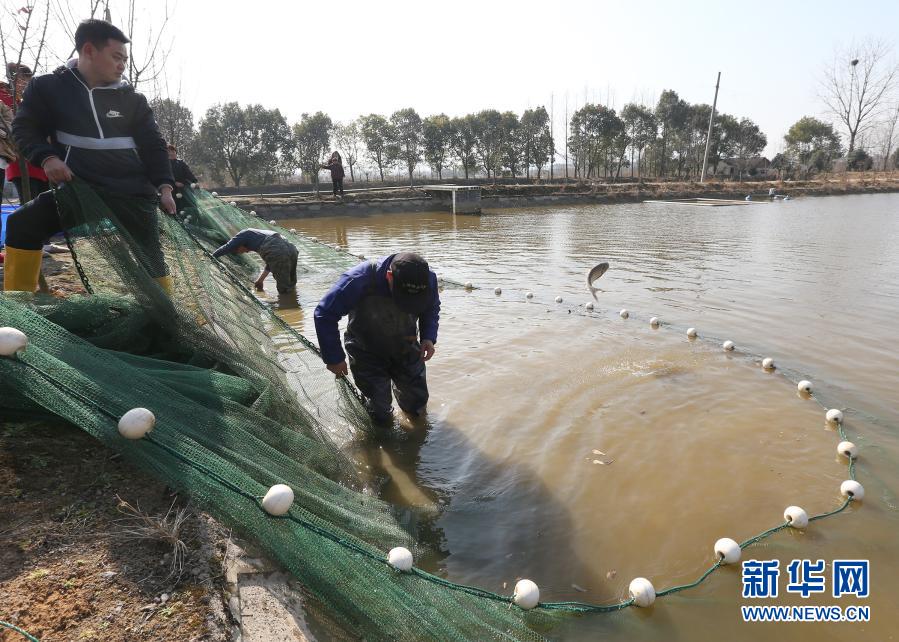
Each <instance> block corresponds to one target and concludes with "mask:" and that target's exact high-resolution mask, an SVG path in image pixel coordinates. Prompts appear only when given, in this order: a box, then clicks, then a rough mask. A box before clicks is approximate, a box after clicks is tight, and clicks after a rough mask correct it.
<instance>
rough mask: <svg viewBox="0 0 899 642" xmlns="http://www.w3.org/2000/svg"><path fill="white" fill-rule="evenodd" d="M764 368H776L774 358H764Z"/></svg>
mask: <svg viewBox="0 0 899 642" xmlns="http://www.w3.org/2000/svg"><path fill="white" fill-rule="evenodd" d="M762 368H764V369H765V370H774V359H772V358H771V357H765V358H764V359H762Z"/></svg>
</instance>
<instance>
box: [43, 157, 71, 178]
mask: <svg viewBox="0 0 899 642" xmlns="http://www.w3.org/2000/svg"><path fill="white" fill-rule="evenodd" d="M41 167H42V168H43V170H44V173H45V174H47V178H48V179H50V183H51V184H52V185H59V184H60V183H68V182H69V181H70V180H72V179H73V178H74V177H75V176H74V174H72V170H70V169H69V166H68V165H66V164H65V163H63V162H62V161H61V160H59V157H58V156H51V157H49V158H48V159H47V160H45V161H44V163H43V165H42V166H41Z"/></svg>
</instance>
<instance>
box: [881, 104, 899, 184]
mask: <svg viewBox="0 0 899 642" xmlns="http://www.w3.org/2000/svg"><path fill="white" fill-rule="evenodd" d="M877 141H878V151H879V152H880V155H881V157H882V158H883V166H882V168H881V169H883V171H886V170H887V164H888V163H889V161H890V154H891V153H892V151H893V150H894V149H895V148H896V147H897V145H899V102H897V103H896V104H895V105H894V106H893V107H892V108H891V109H890V111H888V112H887V118H886V120H884V121H883V122H881V123H880V125H879V126H878V128H877Z"/></svg>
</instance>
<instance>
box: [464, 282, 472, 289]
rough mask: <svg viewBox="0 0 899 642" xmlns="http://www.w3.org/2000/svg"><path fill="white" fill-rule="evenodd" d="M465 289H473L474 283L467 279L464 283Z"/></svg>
mask: <svg viewBox="0 0 899 642" xmlns="http://www.w3.org/2000/svg"><path fill="white" fill-rule="evenodd" d="M465 289H466V290H472V289H474V285H472V283H471V281H468V282H467V283H466V284H465Z"/></svg>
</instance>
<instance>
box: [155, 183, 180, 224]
mask: <svg viewBox="0 0 899 642" xmlns="http://www.w3.org/2000/svg"><path fill="white" fill-rule="evenodd" d="M159 191H160V192H161V194H162V195H161V196H160V197H159V205H160V207H162V211H164V212H165V213H166V214H168V215H169V216H174V215H175V212H176V211H178V208H177V207H175V199H174V198H172V186H171V185H169V184H168V183H166V184H165V185H163V186H162V187H160V188H159Z"/></svg>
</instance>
